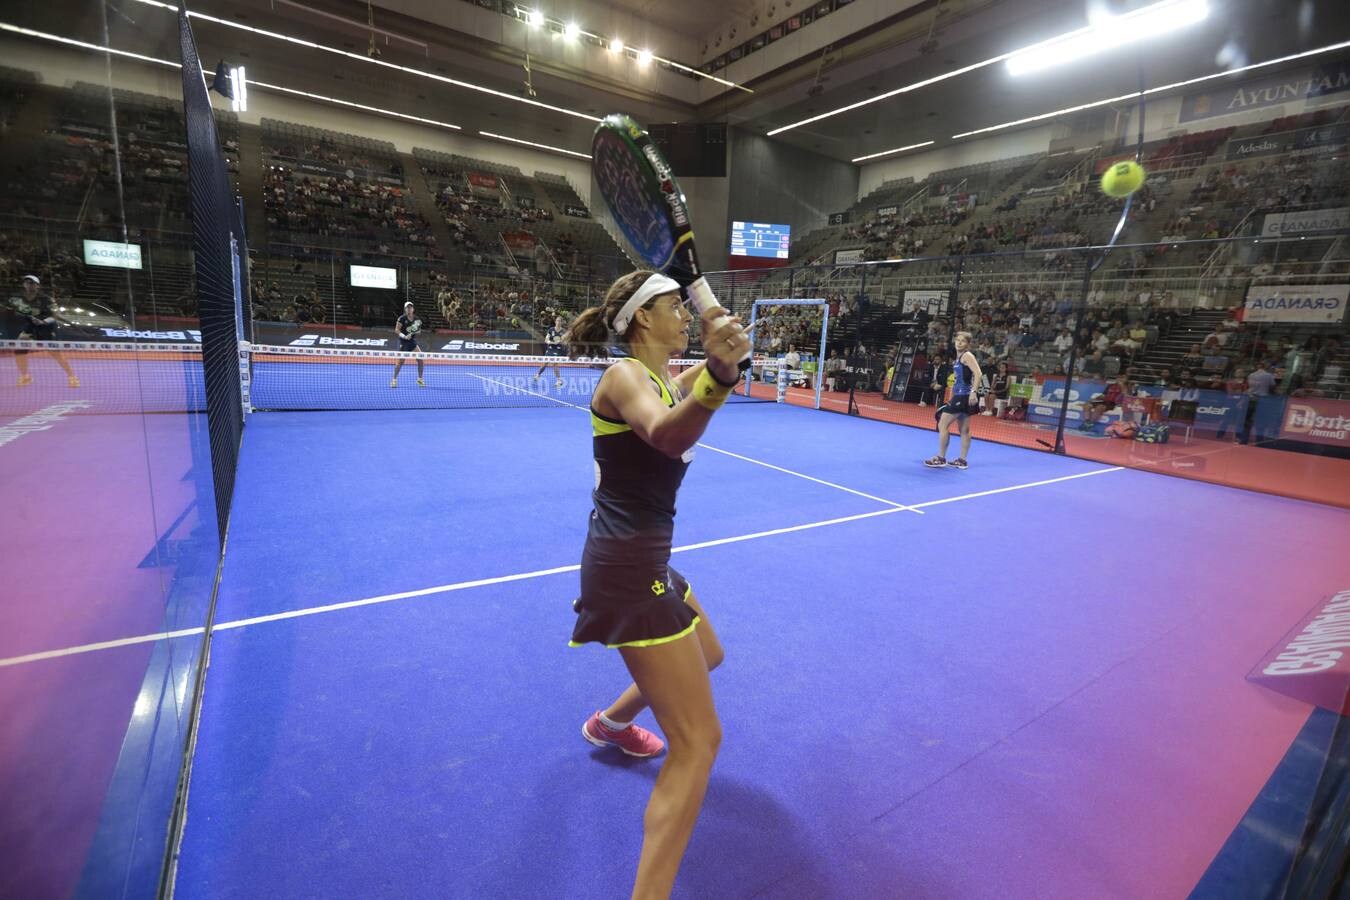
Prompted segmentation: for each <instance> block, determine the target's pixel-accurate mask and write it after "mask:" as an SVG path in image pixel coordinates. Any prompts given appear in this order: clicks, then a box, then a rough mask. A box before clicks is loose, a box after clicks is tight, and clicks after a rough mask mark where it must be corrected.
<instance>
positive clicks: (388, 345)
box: [253, 322, 544, 356]
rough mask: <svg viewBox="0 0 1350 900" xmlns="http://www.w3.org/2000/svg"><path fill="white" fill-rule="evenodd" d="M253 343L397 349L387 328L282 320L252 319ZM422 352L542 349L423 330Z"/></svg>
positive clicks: (511, 352)
mask: <svg viewBox="0 0 1350 900" xmlns="http://www.w3.org/2000/svg"><path fill="white" fill-rule="evenodd" d="M253 343H255V344H269V345H271V346H274V347H316V348H319V349H322V348H324V347H330V348H333V349H337V350H361V349H366V350H397V349H398V338H396V337H395V336H394V329H393V327H392V325H391V326H390V327H389V328H342V329H339V330H338V332H337V333H336V334H334V333H333V331H332V329H331V328H330V329H328V330H323V329H318V328H312V327H309V328H307V327H306V326H304V325H288V324H285V323H282V322H255V323H254V324H253ZM417 345H418V347H420V348H421V350H422V352H423V353H465V354H471V355H484V354H486V355H490V356H501V355H506V356H537V355H538V354H540V353H543V352H544V345H543V344H541V343H539V342H538V341H527V340H520V339H515V338H488V337H458V336H456V335H453V334H432V333H429V332H423V333H421V334H419V335H418V336H417Z"/></svg>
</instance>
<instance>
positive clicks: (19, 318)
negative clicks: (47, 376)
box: [9, 275, 80, 387]
mask: <svg viewBox="0 0 1350 900" xmlns="http://www.w3.org/2000/svg"><path fill="white" fill-rule="evenodd" d="M9 313H10V316H11V319H12V321H13V324H12V325H11V326H10V328H11V329H13V330H14V331H15V332H16V333H15V337H16V338H18V339H19V340H21V341H54V340H56V329H57V326H58V325H60V322H59V321H58V320H57V318H56V311H55V310H54V309H53V308H52V301H51V298H50V297H48V296H46V295H45V294H43V293H42V282H41V281H40V280H39V279H38V277H37V276H36V275H25V276H23V288H22V293H20V294H19V295H18V296H15V297H11V298H10V299H9ZM29 352H30V351H28V350H15V351H14V364H15V365H16V366H18V369H19V387H27V386H28V385H30V384H32V383H33V376H32V375H30V374H28V354H29ZM47 352H48V353H50V354H51V355H52V359H54V360H56V364H57V365H59V366H60V367H61V368H62V369H63V370H64V371H65V373H66V383H67V384H69V385H70V386H71V387H79V386H80V379H78V378H76V377H75V372H74V371H72V370H71V368H70V363H68V362H66V357H65V355H64V354H62V353H61V351H59V350H49V351H47Z"/></svg>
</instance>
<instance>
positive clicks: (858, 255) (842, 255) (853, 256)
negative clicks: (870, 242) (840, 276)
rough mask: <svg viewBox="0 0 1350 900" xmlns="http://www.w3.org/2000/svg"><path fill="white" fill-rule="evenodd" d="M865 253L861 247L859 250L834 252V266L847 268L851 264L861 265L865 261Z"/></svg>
mask: <svg viewBox="0 0 1350 900" xmlns="http://www.w3.org/2000/svg"><path fill="white" fill-rule="evenodd" d="M864 252H865V251H864V250H863V249H862V248H861V247H860V248H858V249H857V250H836V251H834V264H835V265H836V266H846V265H849V264H850V263H860V262H862V261H863V253H864Z"/></svg>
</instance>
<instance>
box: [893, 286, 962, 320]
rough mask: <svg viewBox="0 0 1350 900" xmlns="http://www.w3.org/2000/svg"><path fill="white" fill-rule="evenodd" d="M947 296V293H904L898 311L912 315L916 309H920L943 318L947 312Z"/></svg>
mask: <svg viewBox="0 0 1350 900" xmlns="http://www.w3.org/2000/svg"><path fill="white" fill-rule="evenodd" d="M949 296H950V293H949V292H948V291H905V297H904V299H903V300H902V301H901V302H900V311H901V312H902V313H912V312H914V311H915V310H916V309H922V310H926V311H927V312H928V313H930V314H931V315H935V316H945V315H946V314H947V313H948V312H949V309H948V305H947V298H948V297H949Z"/></svg>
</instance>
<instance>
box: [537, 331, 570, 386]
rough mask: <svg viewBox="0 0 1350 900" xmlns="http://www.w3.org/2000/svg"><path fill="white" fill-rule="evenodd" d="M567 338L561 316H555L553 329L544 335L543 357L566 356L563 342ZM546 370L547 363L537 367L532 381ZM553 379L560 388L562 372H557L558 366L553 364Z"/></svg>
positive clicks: (565, 347)
mask: <svg viewBox="0 0 1350 900" xmlns="http://www.w3.org/2000/svg"><path fill="white" fill-rule="evenodd" d="M566 338H567V327H566V326H565V325H564V324H563V318H562V316H556V317H555V318H554V319H553V327H552V328H550V329H549V330H548V332H547V333H546V334H545V335H544V355H545V356H559V357H561V356H566V355H567V346H566V345H565V344H564V341H565V340H566ZM547 368H548V363H544V364H543V365H542V366H540V367H539V371H538V372H535V373H534V380H535V381H538V380H539V376H540V375H543V374H544V370H545V369H547ZM553 377H554V378H556V379H557V382H558V387H562V372H560V371H559V370H558V364H557V363H554V364H553Z"/></svg>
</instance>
